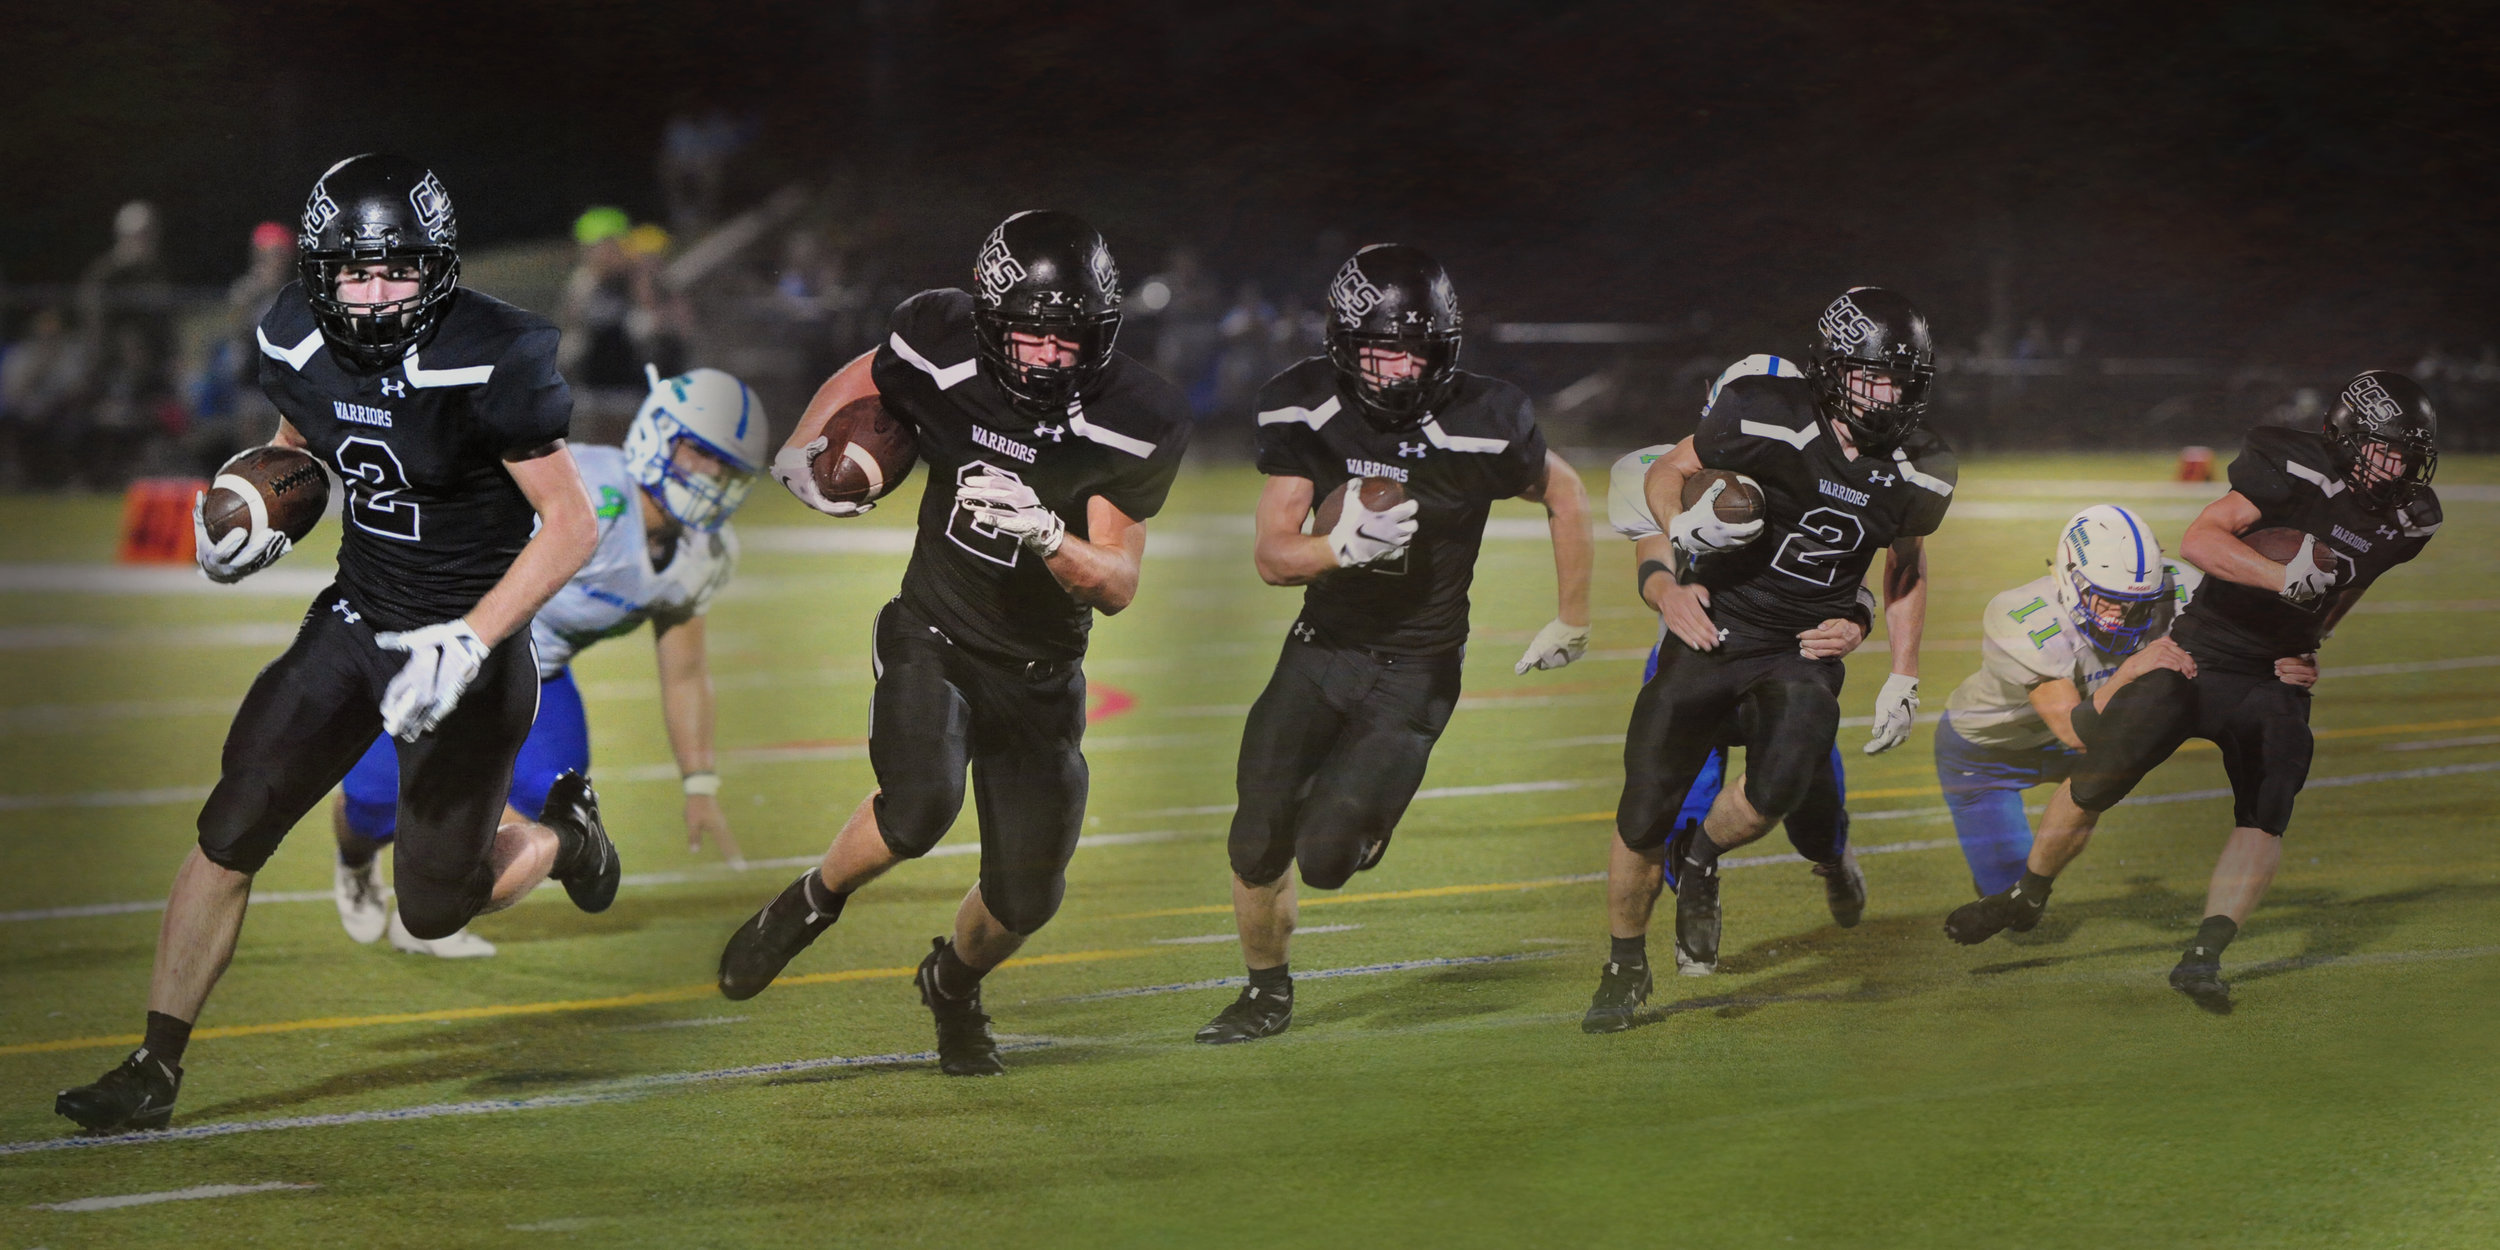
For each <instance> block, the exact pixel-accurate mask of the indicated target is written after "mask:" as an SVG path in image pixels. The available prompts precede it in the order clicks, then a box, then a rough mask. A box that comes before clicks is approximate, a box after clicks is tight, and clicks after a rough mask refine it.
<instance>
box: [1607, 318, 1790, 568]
mask: <svg viewBox="0 0 2500 1250" xmlns="http://www.w3.org/2000/svg"><path fill="white" fill-rule="evenodd" d="M1803 372H1804V371H1803V370H1801V369H1799V368H1798V367H1797V366H1796V364H1794V363H1793V362H1791V361H1787V360H1783V359H1781V358H1780V357H1777V356H1766V355H1754V356H1747V357H1745V358H1744V359H1743V360H1740V361H1737V362H1736V363H1735V364H1732V365H1729V366H1728V367H1727V368H1725V369H1723V370H1721V371H1720V373H1719V376H1718V377H1716V378H1714V379H1712V380H1711V382H1710V394H1709V395H1708V396H1707V397H1706V398H1704V399H1703V400H1702V401H1701V415H1703V416H1705V417H1706V416H1709V415H1710V409H1711V406H1712V405H1714V404H1717V403H1718V402H1719V388H1720V387H1723V386H1725V385H1727V384H1728V383H1729V382H1730V381H1732V380H1734V379H1736V378H1748V377H1774V378H1781V377H1797V376H1799V375H1801V374H1802V373H1803ZM1673 450H1675V444H1673V443H1659V444H1657V445H1656V446H1654V447H1643V448H1641V449H1640V450H1639V451H1635V452H1632V453H1631V454H1629V455H1626V456H1625V457H1623V458H1622V459H1621V460H1617V461H1615V467H1614V472H1613V473H1611V474H1609V475H1608V476H1607V481H1606V521H1607V523H1608V524H1610V525H1612V526H1614V527H1615V532H1616V533H1618V534H1621V535H1623V536H1624V537H1625V538H1629V539H1631V540H1632V541H1634V542H1639V541H1640V540H1641V539H1644V538H1647V537H1649V536H1650V535H1652V534H1657V533H1663V532H1664V531H1665V529H1666V527H1665V526H1663V525H1660V524H1659V523H1658V518H1657V517H1655V516H1652V515H1650V511H1649V493H1648V490H1647V488H1646V483H1647V482H1648V479H1649V466H1650V463H1651V462H1652V461H1655V460H1656V459H1658V457H1660V456H1663V455H1665V454H1667V453H1668V452H1671V451H1673Z"/></svg>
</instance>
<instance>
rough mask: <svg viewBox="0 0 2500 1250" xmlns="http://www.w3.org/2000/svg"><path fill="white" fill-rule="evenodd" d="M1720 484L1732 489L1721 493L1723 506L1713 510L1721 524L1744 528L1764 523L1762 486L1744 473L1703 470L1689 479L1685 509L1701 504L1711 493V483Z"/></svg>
mask: <svg viewBox="0 0 2500 1250" xmlns="http://www.w3.org/2000/svg"><path fill="white" fill-rule="evenodd" d="M1720 481H1724V482H1726V483H1727V484H1728V487H1727V489H1726V490H1725V491H1722V492H1720V494H1719V502H1718V503H1717V504H1716V505H1715V506H1713V507H1712V509H1711V511H1713V512H1715V513H1717V514H1718V517H1719V519H1720V520H1722V521H1725V522H1727V523H1728V524H1730V525H1742V524H1744V523H1745V522H1747V521H1759V520H1761V519H1762V487H1761V485H1760V484H1759V483H1757V482H1755V481H1754V480H1753V479H1752V478H1749V477H1747V476H1745V475H1744V474H1742V473H1733V472H1730V471H1728V470H1726V469H1703V470H1702V471H1701V472H1699V473H1696V474H1693V475H1692V476H1691V477H1688V478H1685V479H1684V506H1685V507H1687V508H1690V507H1692V506H1693V505H1694V504H1697V503H1700V502H1701V496H1702V492H1704V491H1707V490H1709V489H1710V484H1711V483H1713V482H1720Z"/></svg>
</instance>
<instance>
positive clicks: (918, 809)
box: [874, 769, 964, 859]
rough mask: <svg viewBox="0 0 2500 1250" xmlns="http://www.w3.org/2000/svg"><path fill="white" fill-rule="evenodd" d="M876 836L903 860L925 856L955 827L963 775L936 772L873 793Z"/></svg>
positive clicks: (953, 771)
mask: <svg viewBox="0 0 2500 1250" xmlns="http://www.w3.org/2000/svg"><path fill="white" fill-rule="evenodd" d="M874 804H875V810H876V813H877V835H878V836H879V837H882V838H884V839H885V846H886V849H887V850H889V851H892V852H894V853H895V854H897V855H900V856H902V857H903V858H905V859H918V858H920V857H921V856H923V855H926V854H928V853H929V852H930V851H931V850H932V849H934V848H935V847H936V846H937V844H938V839H940V838H943V837H945V836H946V831H947V830H948V829H951V828H953V827H954V825H955V818H956V817H957V816H960V815H962V814H963V810H964V775H963V773H962V771H961V770H959V769H940V770H938V771H937V773H935V774H934V775H922V776H919V777H914V778H911V779H909V780H907V781H904V782H902V783H901V784H899V785H889V786H887V787H885V788H884V789H882V790H879V791H878V792H877V797H876V799H875V800H874Z"/></svg>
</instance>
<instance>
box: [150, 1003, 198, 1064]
mask: <svg viewBox="0 0 2500 1250" xmlns="http://www.w3.org/2000/svg"><path fill="white" fill-rule="evenodd" d="M190 1044H191V1022H190V1021H188V1020H176V1019H174V1018H173V1017H172V1016H169V1015H166V1014H165V1013H164V1012H161V1011H151V1012H149V1013H148V1031H147V1037H146V1039H145V1040H143V1041H141V1042H140V1043H139V1049H141V1050H144V1051H146V1052H148V1058H150V1059H154V1060H157V1061H159V1062H161V1063H163V1064H164V1065H165V1066H167V1067H170V1068H180V1067H181V1066H182V1048H183V1047H185V1046H188V1045H190Z"/></svg>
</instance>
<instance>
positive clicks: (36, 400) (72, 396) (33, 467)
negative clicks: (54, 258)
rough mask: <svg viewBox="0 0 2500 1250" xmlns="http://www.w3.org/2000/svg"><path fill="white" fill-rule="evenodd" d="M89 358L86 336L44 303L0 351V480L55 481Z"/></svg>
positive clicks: (67, 451) (68, 446)
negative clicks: (16, 338) (75, 331)
mask: <svg viewBox="0 0 2500 1250" xmlns="http://www.w3.org/2000/svg"><path fill="white" fill-rule="evenodd" d="M91 359H92V358H91V357H90V355H89V354H88V347H87V342H86V340H85V339H84V338H83V337H81V336H79V335H75V334H72V333H70V332H69V323H68V319H67V318H65V317H64V316H62V314H61V309H60V308H59V307H57V306H50V305H47V306H46V307H44V308H42V309H39V310H37V312H36V313H35V316H34V320H33V322H32V323H30V324H29V325H28V327H27V335H26V337H25V338H23V339H20V340H19V341H17V342H16V343H13V344H11V345H10V346H9V350H8V354H7V355H6V356H0V485H6V486H7V487H8V488H10V489H17V488H20V487H23V486H26V485H28V484H30V483H57V482H59V481H60V480H61V477H60V471H61V470H62V469H63V468H65V467H66V465H65V464H64V463H63V460H64V457H66V456H69V455H71V454H73V453H74V451H75V447H74V444H75V442H76V440H77V438H78V435H79V433H80V427H81V426H82V425H83V422H81V421H80V419H79V417H80V413H81V411H82V410H83V408H84V406H85V401H86V392H87V377H88V364H89V361H90V360H91Z"/></svg>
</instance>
